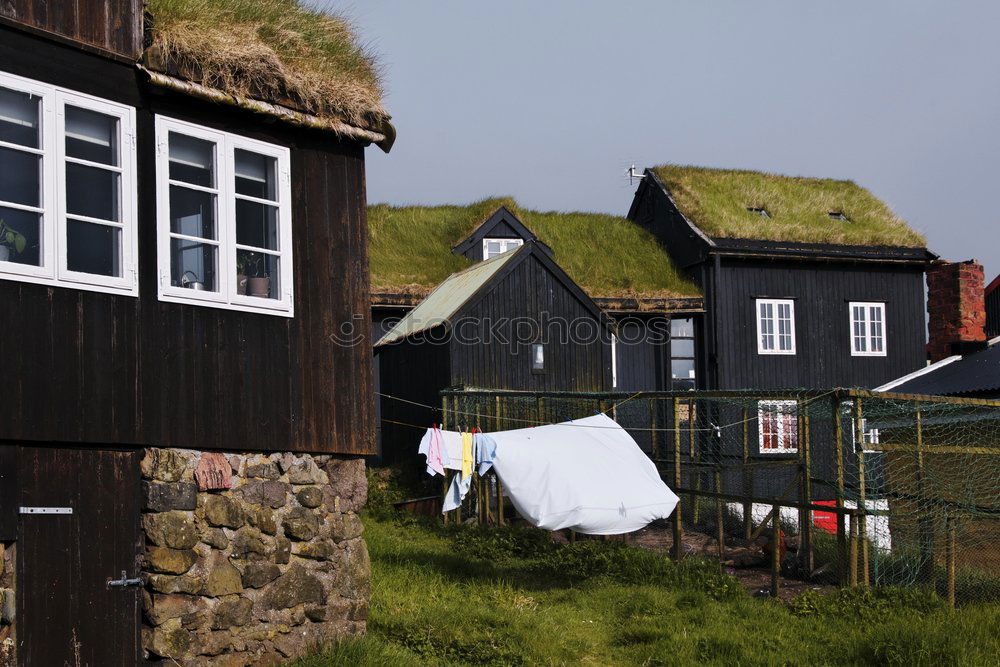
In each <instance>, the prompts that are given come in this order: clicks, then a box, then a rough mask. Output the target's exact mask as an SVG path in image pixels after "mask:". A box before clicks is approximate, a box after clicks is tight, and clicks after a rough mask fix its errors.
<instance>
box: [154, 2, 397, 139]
mask: <svg viewBox="0 0 1000 667" xmlns="http://www.w3.org/2000/svg"><path fill="white" fill-rule="evenodd" d="M146 12H147V14H148V20H147V23H146V28H147V40H150V41H151V43H150V45H149V47H148V48H147V49H146V53H145V55H144V58H143V60H144V64H145V65H146V66H147V67H148V68H150V69H152V70H156V71H160V72H164V73H166V74H171V75H174V76H178V77H181V78H184V79H188V80H191V81H194V82H196V83H200V84H202V85H205V86H208V87H210V88H215V89H218V90H221V91H223V92H225V93H229V94H231V95H236V96H240V97H249V98H253V99H259V100H264V101H267V102H273V103H278V104H282V105H285V106H289V107H291V108H293V109H295V110H298V111H303V112H305V113H309V114H313V115H315V116H318V117H321V118H331V117H332V118H336V119H337V120H340V121H343V122H345V123H348V124H350V125H353V126H355V127H359V128H363V129H370V130H379V129H380V128H381V127H382V126H384V124H385V123H386V122H387V121H388V118H389V116H388V114H387V113H386V111H385V109H384V108H383V107H382V84H381V80H380V72H379V67H378V64H377V63H376V60H375V57H374V55H373V54H372V53H371V52H370V51H369V50H368V49H366V48H365V47H364V46H363V45H362V44H361V43H360V42H359V40H358V36H357V35H356V34H355V32H354V29H353V28H352V26H351V25H350V23H349V22H348V21H347V20H346V19H345V18H344V17H342V16H337V15H332V14H329V13H325V12H321V11H317V10H313V9H308V8H306V7H304V6H303V5H302V3H301V2H300V1H299V0H147V2H146Z"/></svg>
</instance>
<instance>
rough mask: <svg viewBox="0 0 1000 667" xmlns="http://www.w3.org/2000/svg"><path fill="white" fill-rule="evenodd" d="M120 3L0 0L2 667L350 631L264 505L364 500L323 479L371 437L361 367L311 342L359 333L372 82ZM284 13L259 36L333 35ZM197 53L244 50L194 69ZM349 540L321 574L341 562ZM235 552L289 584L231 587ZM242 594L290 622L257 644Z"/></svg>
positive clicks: (330, 516)
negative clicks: (293, 75)
mask: <svg viewBox="0 0 1000 667" xmlns="http://www.w3.org/2000/svg"><path fill="white" fill-rule="evenodd" d="M145 6H146V3H144V2H142V1H140V0H76V1H74V2H44V1H41V0H13V1H12V2H4V3H0V303H3V304H4V306H3V313H4V314H3V316H2V318H0V320H2V323H0V358H2V359H3V360H4V361H3V363H2V364H0V385H2V387H3V391H2V396H3V399H2V400H0V547H2V548H0V563H2V565H3V566H2V567H0V589H2V590H0V595H2V596H3V598H4V604H3V609H4V615H3V619H2V621H3V622H2V624H0V645H2V646H3V650H5V651H7V650H8V649H9V648H10V646H11V645H13V646H14V649H13V653H16V661H17V663H18V664H32V665H55V664H91V665H124V664H136V663H138V662H140V661H143V660H146V659H149V660H154V661H158V660H161V659H162V660H165V661H168V662H170V663H171V664H180V663H184V664H193V662H200V661H204V660H208V659H209V657H208V656H218V657H217V658H215V659H218V660H225V661H226V662H227V664H233V665H236V664H256V663H258V662H260V661H263V660H267V661H274V660H275V659H276V656H282V657H283V658H289V657H292V656H294V655H299V654H301V653H302V652H303V651H304V650H306V648H307V646H306V645H307V644H311V643H314V642H319V641H324V640H325V639H327V638H330V637H332V636H333V635H334V634H336V635H338V636H339V635H340V634H342V632H343V631H344V630H345V629H346V630H348V631H362V630H363V622H355V621H353V620H349V619H348V618H347V616H348V615H349V614H354V613H355V612H353V611H350V610H351V609H354V608H355V607H359V606H361V605H364V606H365V608H366V606H367V602H366V600H365V599H364V598H365V597H366V596H367V592H366V591H367V588H366V586H367V584H366V582H365V581H363V580H362V581H356V582H354V583H351V584H350V585H351V586H352V587H353V588H352V589H351V590H350V591H346V590H340V589H337V588H336V587H337V586H342V585H343V584H339V583H336V582H338V581H343V582H347V581H348V579H349V577H347V575H343V574H342V573H341V570H340V569H339V568H341V567H342V565H338V564H336V563H335V562H333V560H331V559H327V558H319V559H318V560H306V559H303V558H300V557H298V556H293V555H290V552H291V551H294V552H295V553H299V548H300V546H301V545H302V544H307V543H308V541H309V539H311V538H310V537H309V536H307V535H304V534H299V535H298V537H295V536H293V535H291V534H290V533H289V532H286V531H285V528H284V527H283V526H284V525H285V524H284V523H283V518H282V517H283V516H284V515H285V514H286V513H288V512H292V513H293V514H295V515H296V516H299V515H301V516H303V517H306V516H308V517H309V520H310V521H313V522H316V521H318V522H320V524H322V522H324V521H327V520H330V521H332V520H334V519H336V518H337V517H336V516H335V514H336V513H338V512H339V513H341V514H344V516H347V513H353V512H354V511H355V510H357V509H359V507H358V506H357V502H356V501H357V500H358V499H361V500H360V502H363V496H362V495H358V496H357V497H355V496H353V495H352V494H353V493H354V492H353V491H351V492H348V491H345V489H355V488H357V485H363V482H364V478H363V461H361V460H360V457H361V456H363V455H366V454H370V453H372V452H373V451H374V450H373V446H374V419H373V409H372V406H371V403H370V401H366V400H358V397H359V396H368V395H370V394H371V392H372V361H371V356H370V354H369V352H368V350H367V349H366V348H363V347H358V346H355V347H351V346H347V345H342V344H338V342H337V340H336V338H335V336H334V334H335V333H336V332H337V331H338V330H339V328H340V326H341V324H342V323H344V322H348V323H349V322H351V321H353V319H354V317H355V316H358V317H360V318H361V320H362V322H364V323H365V326H367V322H368V320H367V318H368V314H367V313H368V307H367V300H368V292H369V290H368V266H367V233H368V228H367V223H366V207H365V172H364V167H365V161H364V160H365V159H364V149H365V147H366V146H368V145H370V144H372V143H378V144H379V145H380V146H382V147H383V148H384V149H386V150H388V147H389V146H390V145H391V143H392V137H393V131H392V128H391V125H389V123H388V116H387V114H386V113H385V111H384V110H383V109H382V108H381V106H380V103H379V96H378V84H377V79H376V77H375V75H374V73H373V71H371V72H369V73H368V75H365V74H364V73H363V72H361V73H359V72H357V71H355V72H353V73H349V74H346V75H344V76H343V77H342V78H341V79H337V80H336V81H333V79H336V78H337V76H339V75H338V74H337V73H336V72H331V71H320V70H310V71H308V72H301V71H300V72H298V74H302V75H303V76H308V77H311V79H310V80H311V82H312V83H313V84H315V85H316V86H318V87H319V88H320V89H323V87H324V86H328V87H333V88H336V87H337V86H340V89H341V90H343V89H345V87H349V86H354V87H353V88H352V89H351V91H352V92H353V93H357V96H355V97H351V98H350V99H348V97H345V96H341V97H338V96H336V95H329V96H325V97H324V99H323V100H317V99H312V98H310V97H309V96H308V95H306V94H304V93H302V94H300V92H301V91H297V89H296V88H295V86H294V84H293V82H290V81H284V80H280V76H279V75H278V74H276V72H279V71H282V70H281V68H280V67H277V65H281V67H287V68H290V69H286V70H284V71H292V70H294V68H295V67H296V66H297V65H296V63H292V62H290V61H289V62H286V61H284V60H282V58H283V57H284V56H283V54H282V52H281V49H280V47H279V46H275V45H274V44H271V43H270V42H268V38H267V34H268V32H267V31H268V26H267V25H259V24H255V23H254V22H253V21H250V22H248V21H247V20H246V18H245V17H241V16H240V15H238V14H230V13H229V11H230V10H229V9H228V8H227V5H226V3H217V4H213V3H188V4H185V3H149V8H150V12H152V15H151V14H149V13H145V14H144V7H145ZM288 11H289V12H290V13H291V14H290V16H289V17H287V18H289V22H287V23H283V30H291V29H292V28H291V27H290V26H292V25H294V24H295V22H296V21H298V22H299V24H301V25H305V24H308V25H310V26H311V28H310V30H312V31H313V34H318V33H316V32H315V31H317V30H318V31H320V32H322V31H323V30H324V29H326V28H329V29H330V31H331V33H332V34H335V35H336V34H339V35H342V36H344V37H343V39H345V40H350V39H352V38H351V37H350V31H349V30H345V29H344V25H343V24H342V23H340V22H337V21H336V20H335V19H332V18H329V17H322V16H320V15H318V14H315V13H312V12H310V11H308V10H304V9H301V8H300V7H298V6H297V5H296V4H295V3H289V8H288ZM185 12H186V13H185ZM178 13H179V14H178ZM178 16H180V18H178ZM184 30H187V31H188V32H182V31H184ZM171 31H173V32H171ZM192 31H193V32H192ZM338 31H339V32H338ZM220 44H228V45H230V47H231V48H238V47H241V46H247V48H249V50H250V51H252V52H254V53H256V54H257V55H256V56H254V57H253V58H249V57H248V58H245V59H243V60H242V61H241V62H240V61H239V59H231V60H229V61H223V60H213V58H214V57H215V56H214V55H213V54H220V52H219V51H218V48H221V47H219V46H218V45H220ZM298 44H299V46H300V47H301V50H300V51H299V52H297V54H296V58H297V61H296V62H297V63H298V64H299V65H302V63H303V62H305V61H307V60H308V59H309V53H310V49H311V48H313V45H312V44H311V43H310V41H309V37H308V35H305V36H303V38H302V40H301V41H300V42H298ZM213 45H215V46H213ZM346 48H350V45H349V44H348V45H347V46H346ZM357 52H358V53H361V51H360V49H358V51H357ZM268 54H269V55H268ZM229 55H230V56H232V54H231V53H230V54H229ZM315 55H317V57H318V55H319V54H315ZM255 58H256V59H258V60H259V59H264V60H266V59H267V58H273V61H269V62H256V61H255ZM237 62H239V66H238V67H235V69H233V68H234V65H235V63H237ZM359 62H360V61H359ZM258 67H259V68H262V69H263V70H266V71H270V72H271V75H270V76H263V77H258V76H256V74H255V70H254V68H258ZM227 68H228V69H227ZM257 73H259V72H257ZM248 74H249V75H251V76H249V78H248V77H247V75H248ZM332 84H336V86H333V85H332ZM358 100H363V102H359V101H358ZM281 456H284V457H285V458H283V459H282V458H281ZM359 466H360V467H359ZM297 471H298V472H297ZM265 480H266V481H265ZM264 485H267V486H266V487H265V486H264ZM302 485H310V486H315V489H316V490H315V492H312V495H313V496H316V494H319V495H318V496H316V497H319V498H326V499H327V500H324V501H323V504H322V505H320V506H317V505H316V504H315V503H314V502H313V501H309V502H307V503H305V504H301V503H299V502H298V501H297V500H296V496H295V495H294V493H293V492H295V491H296V490H298V489H302V488H305V487H304V486H302ZM264 488H266V489H270V492H271V494H272V495H271V496H270V498H271V500H270V501H266V500H265V496H264V492H263V490H262V489H264ZM338 489H339V490H338ZM324 494H325V495H324ZM335 498H336V500H335ZM268 503H270V504H268ZM213 508H214V509H213ZM220 508H223V509H225V515H226V516H227V517H228V518H220V517H222V516H223V515H222V514H217V513H216V512H217V510H219V509H220ZM265 515H266V516H265ZM249 517H254V518H253V519H250V518H249ZM338 520H340V519H338ZM262 522H263V523H262ZM251 523H252V525H251ZM168 525H169V526H173V528H171V529H169V530H168V529H167V528H166V527H167V526H168ZM347 537H348V538H349V539H346V540H345V541H344V542H343V543H342V544H341V545H340V552H339V554H338V555H337V559H340V561H338V562H341V561H342V562H343V567H349V565H348V562H349V561H350V562H355V563H357V562H361V559H362V558H363V559H364V562H365V563H366V562H367V556H366V555H364V554H363V553H362V552H363V550H364V545H363V543H362V542H361V541H360V538H358V537H357V534H351V535H349V536H347ZM289 539H291V540H293V541H295V545H296V546H295V547H294V548H293V547H292V546H291V542H289ZM240 545H243V546H242V547H241V546H240ZM248 545H250V546H248ZM283 545H284V546H283ZM247 549H251V550H252V553H251V552H250V551H247ZM15 554H16V556H15ZM344 559H346V560H344ZM251 560H253V561H254V562H256V563H257V564H256V565H255V566H254V567H262V566H265V565H266V566H267V567H268V568H272V569H271V570H269V572H270V574H269V575H268V576H269V577H270V579H271V580H274V579H275V577H277V579H276V582H282V581H283V579H284V580H285V581H287V577H292V578H297V580H299V581H300V582H305V584H307V588H308V590H309V591H311V592H310V593H309V595H307V596H304V597H303V599H296V600H290V599H287V598H285V599H284V602H282V600H279V599H278V598H273V599H274V600H278V601H277V602H276V603H275V604H271V603H269V602H268V600H271V599H272V597H269V596H272V595H273V594H270V593H268V592H267V591H268V590H270V589H269V587H271V586H280V587H284V588H285V589H286V590H287V586H286V584H285V583H272V582H271V581H269V580H268V581H265V579H266V577H265V578H264V579H258V580H257V581H250V580H249V579H248V578H247V576H248V575H247V572H248V570H247V568H248V567H249V564H250V562H251ZM321 567H326V568H327V569H326V570H322V569H317V568H321ZM365 571H366V570H365ZM335 572H336V573H337V574H334V573H335ZM289 573H291V574H289ZM327 573H329V574H327ZM271 574H273V575H274V576H271ZM241 575H242V577H241ZM365 576H367V575H365ZM338 577H339V579H338ZM345 577H346V578H345ZM303 590H305V589H303ZM224 596H225V597H226V600H227V601H226V602H223V600H222V598H223V597H224ZM255 596H256V597H255ZM15 597H16V614H14V613H8V612H11V610H13V609H14V608H15V605H13V604H10V603H13V601H14V600H15ZM251 598H254V599H256V600H257V603H256V604H257V605H258V606H259V605H264V606H263V607H260V609H261V610H262V611H260V613H265V614H266V613H271V612H273V614H274V616H273V619H280V622H282V623H286V624H287V623H291V626H289V627H293V626H294V627H293V630H292V632H290V633H289V634H288V635H286V636H284V637H279V636H277V635H274V636H273V637H271V638H267V631H266V628H265V629H262V627H263V626H262V625H261V621H260V618H261V616H260V613H256V614H255V615H254V617H253V619H251V617H250V614H249V608H250V607H251V606H253V605H254V604H255V603H254V602H253V601H252V600H251ZM305 598H308V600H306V599H305ZM334 599H336V601H337V604H338V605H340V608H341V609H342V611H341V612H340V614H339V615H338V613H336V612H333V611H330V612H329V614H327V613H326V612H324V614H319V612H317V613H316V614H313V613H312V612H310V616H309V618H308V619H307V618H306V616H305V615H304V612H302V605H304V604H310V605H313V606H314V607H316V609H320V608H323V609H324V610H325V609H326V608H327V607H326V605H327V604H328V601H332V600H334ZM286 602H287V604H286ZM171 605H175V607H174V612H171V611H169V609H170V606H171ZM177 605H180V606H177ZM345 605H346V606H345ZM181 607H183V610H182V609H181ZM265 607H266V608H267V609H266V610H265ZM331 609H332V608H331ZM234 610H245V613H244V611H239V613H237V614H236V615H235V616H234V615H233V614H232V613H231V612H233V611H234ZM296 610H298V611H296ZM224 613H226V614H229V616H228V618H229V620H228V621H227V620H226V619H225V618H223V615H224ZM180 615H185V618H186V619H188V620H186V621H185V622H184V623H181V621H180V620H179V619H180ZM324 618H325V619H326V621H323V620H322V619H324ZM352 618H358V617H357V616H352ZM233 619H237V620H235V621H234V620H233ZM311 619H315V620H311ZM276 622H278V621H276ZM233 623H236V624H237V625H245V626H247V627H244V628H242V630H243V631H244V635H239V632H238V631H239V630H240V629H241V628H235V629H233V630H230V626H231V625H232V624H233ZM268 627H271V626H268ZM220 628H221V630H220ZM253 633H257V637H256V638H244V639H240V640H239V641H237V639H236V638H237V636H245V637H250V635H252V634H253ZM3 640H9V641H3ZM5 657H7V658H11V659H14V656H13V655H12V653H11V652H10V651H8V654H7V655H6V656H5ZM2 661H3V660H2V659H0V662H2Z"/></svg>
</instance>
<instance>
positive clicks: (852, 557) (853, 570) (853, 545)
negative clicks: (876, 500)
mask: <svg viewBox="0 0 1000 667" xmlns="http://www.w3.org/2000/svg"><path fill="white" fill-rule="evenodd" d="M859 526H860V524H859V522H858V515H857V510H855V511H854V512H852V513H851V534H850V537H849V538H848V549H849V554H848V568H849V569H850V573H849V574H848V583H849V584H850V586H851V588H854V587H856V586H857V585H858V527H859Z"/></svg>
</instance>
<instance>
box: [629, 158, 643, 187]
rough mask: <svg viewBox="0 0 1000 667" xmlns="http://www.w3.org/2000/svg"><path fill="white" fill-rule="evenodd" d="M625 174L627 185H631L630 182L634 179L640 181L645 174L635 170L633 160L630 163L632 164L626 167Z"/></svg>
mask: <svg viewBox="0 0 1000 667" xmlns="http://www.w3.org/2000/svg"><path fill="white" fill-rule="evenodd" d="M625 175H626V176H628V184H629V185H632V183H633V182H634V181H641V180H642V179H644V178H645V177H646V175H645V174H640V173H639V172H638V171H637V170H636V168H635V163H634V162H633V163H632V166H631V167H629V168H628V171H626V172H625Z"/></svg>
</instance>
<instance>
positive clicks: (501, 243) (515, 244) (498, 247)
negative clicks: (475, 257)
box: [483, 239, 524, 260]
mask: <svg viewBox="0 0 1000 667" xmlns="http://www.w3.org/2000/svg"><path fill="white" fill-rule="evenodd" d="M522 245H524V239H483V259H484V260H486V259H492V258H493V257H496V256H497V255H502V254H503V253H505V252H508V251H510V250H517V249H518V248H520V247H521V246H522Z"/></svg>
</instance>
